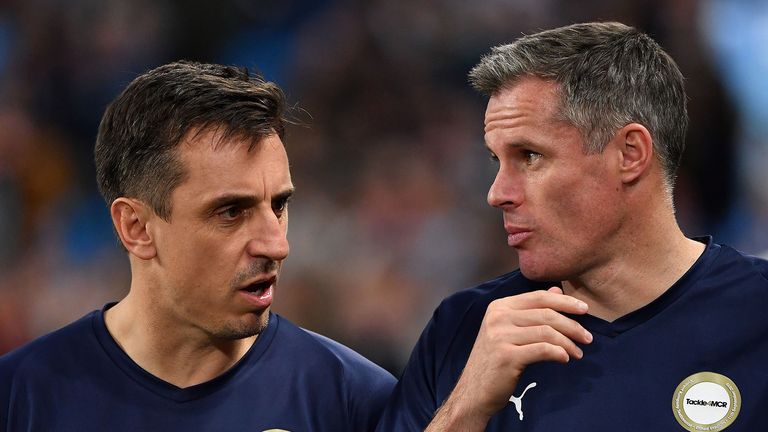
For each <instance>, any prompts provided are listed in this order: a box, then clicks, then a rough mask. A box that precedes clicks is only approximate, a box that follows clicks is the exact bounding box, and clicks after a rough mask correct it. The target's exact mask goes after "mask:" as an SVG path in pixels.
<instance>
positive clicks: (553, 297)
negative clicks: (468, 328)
mask: <svg viewBox="0 0 768 432" xmlns="http://www.w3.org/2000/svg"><path fill="white" fill-rule="evenodd" d="M550 289H551V288H550ZM499 300H503V303H504V304H505V305H506V306H508V307H510V308H513V309H545V308H548V309H554V310H556V311H560V312H565V313H569V314H574V315H582V314H585V313H587V311H588V310H589V306H587V304H586V303H584V302H583V301H581V300H579V299H577V298H575V297H571V296H569V295H565V294H562V293H560V294H558V293H557V292H554V291H549V290H548V291H544V290H538V291H531V292H528V293H525V294H520V295H516V296H511V297H505V298H503V299H499Z"/></svg>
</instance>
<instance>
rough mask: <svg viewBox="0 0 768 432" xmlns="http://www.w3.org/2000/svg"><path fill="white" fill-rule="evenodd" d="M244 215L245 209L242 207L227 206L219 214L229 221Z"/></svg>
mask: <svg viewBox="0 0 768 432" xmlns="http://www.w3.org/2000/svg"><path fill="white" fill-rule="evenodd" d="M242 215H243V209H241V208H240V207H227V208H225V209H224V210H222V211H220V212H219V216H220V217H221V218H222V219H224V220H227V221H232V220H235V219H238V218H239V217H240V216H242Z"/></svg>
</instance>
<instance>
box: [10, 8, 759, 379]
mask: <svg viewBox="0 0 768 432" xmlns="http://www.w3.org/2000/svg"><path fill="white" fill-rule="evenodd" d="M764 3H766V2H762V1H754V0H701V1H696V0H653V1H652V0H642V1H640V0H637V1H622V2H616V1H609V0H585V1H579V2H573V1H569V0H478V1H471V2H470V1H463V0H429V1H421V2H411V1H406V0H371V1H362V0H360V1H352V0H349V1H342V0H339V1H332V0H283V1H258V2H257V1H249V0H229V1H217V2H210V1H204V0H189V1H173V0H132V1H120V0H4V1H3V2H0V353H2V352H5V351H8V350H10V349H12V348H14V347H16V346H18V345H19V344H21V343H24V342H26V341H28V340H30V339H31V338H33V337H36V336H38V335H40V334H42V333H45V332H48V331H51V330H52V329H55V328H57V327H59V326H61V325H63V324H65V323H67V322H69V321H71V320H73V319H76V318H79V317H80V316H82V315H83V314H85V313H86V312H88V311H90V310H93V309H97V308H100V307H102V306H103V304H104V303H106V302H108V301H114V300H118V299H119V298H121V297H122V296H123V295H125V293H126V292H127V289H128V286H129V282H130V279H129V276H130V274H129V269H128V260H127V258H126V256H125V254H124V253H123V252H122V251H121V250H120V248H119V247H118V246H117V242H116V240H115V238H114V236H113V234H112V230H111V222H110V220H109V217H108V213H107V207H106V204H105V203H104V202H103V201H102V200H101V197H100V196H99V195H98V191H97V189H96V185H95V173H94V166H93V162H92V148H93V143H94V138H95V134H96V129H97V127H98V122H99V120H100V117H101V114H102V113H103V110H104V108H105V107H106V105H107V104H108V103H109V101H110V100H111V99H112V98H113V97H114V96H115V95H116V94H117V93H118V92H119V91H120V90H121V89H122V88H124V87H125V85H126V84H127V83H128V82H130V81H131V80H132V79H133V78H134V77H135V76H136V75H137V74H139V73H141V72H143V71H145V70H147V69H150V68H152V67H155V66H158V65H160V64H163V63H166V62H169V61H172V60H177V59H189V60H198V61H207V62H218V63H227V64H238V65H243V66H247V67H249V68H252V69H254V70H258V71H260V72H261V73H263V74H264V75H265V76H266V77H267V78H268V79H270V80H273V81H276V82H278V83H279V84H280V85H281V86H283V88H284V89H285V90H286V93H287V95H288V98H289V101H290V102H291V105H292V106H294V109H295V112H296V115H297V116H298V117H299V119H300V120H301V121H302V122H303V123H304V124H305V125H304V126H295V127H291V128H290V129H289V130H288V136H287V139H286V145H287V150H288V154H289V157H290V160H291V168H292V174H293V179H294V183H295V185H296V187H297V194H296V197H295V199H294V201H293V202H292V203H291V226H290V229H289V240H290V242H291V256H290V257H289V258H288V260H287V262H286V264H285V266H284V271H283V277H282V279H281V283H280V286H279V289H278V292H277V294H276V296H277V301H276V304H275V310H276V311H277V312H278V313H280V314H282V315H284V316H286V317H288V318H290V319H291V320H293V321H294V322H296V323H298V324H300V325H302V326H305V327H308V328H310V329H312V330H315V331H318V332H320V333H323V334H326V335H328V336H330V337H333V338H335V339H337V340H339V341H341V342H344V343H346V344H348V345H350V346H351V347H353V348H355V349H357V350H359V351H360V352H362V353H363V354H365V355H366V356H368V357H370V358H371V359H373V360H374V361H376V362H378V363H379V364H381V365H382V366H384V367H386V368H388V369H390V370H391V371H393V372H395V373H397V372H398V371H399V370H400V368H401V367H402V366H403V364H404V363H405V361H406V360H407V356H408V354H409V351H410V348H411V346H412V345H413V343H414V342H415V340H416V338H417V337H418V333H419V331H420V330H421V328H422V327H423V326H424V324H425V323H426V321H427V320H428V319H429V317H430V315H431V311H432V310H433V309H434V307H436V306H437V303H438V302H439V300H440V299H441V298H442V297H444V296H446V295H448V294H450V293H452V292H455V291H457V290H459V289H462V288H465V287H468V286H471V285H473V284H475V283H478V282H480V281H482V280H485V279H488V278H490V277H493V276H496V275H499V274H501V273H504V272H507V271H510V270H512V269H514V268H515V267H516V258H515V254H514V252H513V251H512V250H510V249H509V248H508V247H507V246H506V236H505V233H504V231H503V226H502V224H501V217H500V214H499V212H498V211H495V210H494V209H492V208H490V207H488V205H487V204H486V203H485V194H486V191H487V188H488V186H489V185H490V183H491V181H492V179H493V175H494V171H493V170H494V166H493V164H492V163H491V162H490V161H489V159H488V154H487V152H486V151H485V149H484V148H483V129H482V121H483V111H484V100H483V98H481V97H480V96H479V95H476V94H474V93H473V92H472V91H471V90H470V89H469V87H468V85H467V83H466V73H467V71H468V70H469V69H470V68H471V67H472V66H473V65H474V64H475V63H476V62H477V60H478V59H479V57H480V56H481V55H482V54H484V53H486V52H487V51H488V50H489V48H490V47H491V46H494V45H498V44H502V43H507V42H510V41H512V40H513V39H515V38H516V37H518V36H519V35H521V34H523V33H530V32H533V31H536V30H539V29H544V28H550V27H555V26H559V25H564V24H568V23H572V22H578V21H588V20H590V21H591V20H619V21H622V22H625V23H627V24H630V25H634V26H636V27H638V28H640V29H642V30H644V31H646V32H648V33H649V34H651V35H652V36H653V37H654V38H655V39H656V40H657V41H659V42H660V43H661V44H662V45H663V46H664V47H665V48H666V49H667V50H668V52H670V53H671V54H672V56H673V57H674V58H675V59H676V61H677V62H678V64H679V66H680V68H681V69H682V71H683V74H684V75H685V76H686V79H687V83H686V85H687V90H688V93H689V97H690V103H689V113H690V116H691V126H690V131H689V135H688V148H687V150H686V153H685V156H684V161H683V166H682V168H681V170H680V172H679V178H678V187H677V191H676V202H677V211H678V217H679V219H680V221H681V224H682V226H683V227H684V229H685V231H686V233H687V234H689V235H691V236H695V235H701V234H714V236H715V240H716V241H718V242H724V243H729V244H731V245H734V246H736V247H738V248H740V249H742V250H744V251H746V252H749V253H754V254H759V253H762V251H765V250H768V169H765V167H768V133H765V132H766V131H765V130H764V129H766V128H768V78H766V77H768V43H767V42H768V26H765V25H761V22H762V23H765V22H766V20H767V19H768V6H766V5H765V4H764Z"/></svg>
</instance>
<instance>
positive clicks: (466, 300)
mask: <svg viewBox="0 0 768 432" xmlns="http://www.w3.org/2000/svg"><path fill="white" fill-rule="evenodd" d="M706 242H707V243H708V244H707V247H706V250H705V252H704V253H703V254H702V256H701V257H700V258H699V259H698V260H697V262H696V263H695V264H694V265H693V267H692V268H691V269H690V270H689V271H688V272H687V273H686V274H685V275H684V276H683V277H682V278H681V279H680V280H679V281H677V282H676V283H675V284H674V285H673V286H672V287H670V289H668V290H667V291H666V292H665V293H664V294H663V295H661V296H660V297H659V298H658V299H656V300H655V301H653V302H652V303H650V304H648V305H646V306H645V307H642V308H641V309H639V310H636V311H634V312H632V313H630V314H628V315H626V316H624V317H621V318H619V319H617V320H615V321H613V322H607V321H604V320H601V319H598V318H596V317H593V316H590V315H583V316H571V317H572V318H574V319H575V320H577V321H578V322H579V323H581V325H583V326H584V327H585V328H586V329H587V330H589V331H590V332H592V334H593V336H594V341H593V342H592V343H591V344H589V345H585V346H582V348H583V350H584V357H583V359H581V360H572V361H570V362H569V363H567V364H561V363H556V362H543V363H537V364H534V365H531V366H529V367H528V368H526V369H525V371H524V372H523V374H522V376H521V377H520V380H519V382H518V384H517V388H516V389H515V392H514V394H513V396H514V397H515V398H516V400H514V401H510V403H509V404H508V405H507V407H506V408H504V409H503V410H501V411H500V412H499V413H497V415H495V416H494V417H493V418H492V419H491V421H490V422H489V424H488V427H487V429H486V430H488V431H499V432H500V431H505V432H515V431H529V432H552V431H569V432H580V431H583V432H587V431H588V432H600V431H622V432H629V431H638V432H640V431H642V432H648V431H654V432H656V431H663V432H674V431H685V430H686V428H684V427H683V424H687V425H688V428H687V430H713V431H714V430H722V428H723V426H727V427H728V430H727V431H728V432H738V431H743V432H755V431H764V430H768V366H767V365H768V262H766V261H764V260H761V259H758V258H755V257H749V256H745V255H743V254H741V253H739V252H737V251H735V250H734V249H731V248H729V247H727V246H720V245H717V244H714V243H712V242H711V239H707V240H706ZM553 285H557V284H554V283H546V282H545V283H540V282H533V281H530V280H528V279H526V278H525V277H524V276H523V275H522V274H521V273H520V272H519V271H515V272H512V273H509V274H506V275H504V276H501V277H499V278H497V279H494V280H492V281H489V282H487V283H485V284H483V285H480V286H478V287H475V288H473V289H470V290H466V291H462V292H459V293H457V294H455V295H453V296H451V297H449V298H448V299H446V300H444V301H443V303H442V304H441V305H440V306H439V307H438V309H437V310H436V311H435V313H434V315H433V317H432V319H431V321H430V322H429V324H428V325H427V327H426V329H425V330H424V332H423V334H422V335H421V338H420V339H419V341H418V343H417V345H416V347H415V348H414V350H413V353H412V355H411V358H410V361H409V363H408V366H407V367H406V369H405V372H404V373H403V376H402V379H401V380H400V382H399V383H398V385H397V387H396V388H395V391H394V393H393V396H392V399H391V401H390V403H389V405H388V406H387V408H386V410H385V412H384V415H383V416H382V420H381V422H380V424H379V428H378V429H377V430H379V431H422V430H423V429H424V428H425V427H426V425H427V424H428V423H429V422H430V420H431V418H432V417H433V415H434V413H435V411H436V410H437V409H438V408H439V407H440V406H441V405H442V403H443V402H444V401H445V399H447V398H448V396H449V394H450V393H451V391H452V390H453V387H454V385H455V383H456V381H457V380H458V378H459V375H460V374H461V372H462V369H463V368H464V366H465V364H466V361H467V358H468V357H469V354H470V351H471V350H472V346H473V344H474V341H475V338H476V336H477V333H478V331H479V328H480V323H481V322H482V320H483V316H484V314H485V311H486V308H487V307H488V305H489V304H490V303H491V302H492V301H493V300H495V299H499V298H502V297H507V296H513V295H517V294H521V293H524V292H529V291H532V290H538V289H546V288H549V287H551V286H553ZM526 389H527V390H526ZM681 413H682V414H681ZM678 417H680V418H681V420H678ZM697 427H700V429H696V428H697ZM705 427H708V428H709V429H705Z"/></svg>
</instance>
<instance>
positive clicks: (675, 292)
mask: <svg viewBox="0 0 768 432" xmlns="http://www.w3.org/2000/svg"><path fill="white" fill-rule="evenodd" d="M694 240H696V241H699V242H702V243H704V244H705V248H704V252H702V254H701V255H700V256H699V258H698V259H697V260H696V262H694V263H693V265H692V266H691V268H689V269H688V271H686V272H685V273H684V274H683V276H681V277H680V279H678V280H677V281H676V282H675V283H674V284H672V286H671V287H669V289H667V290H666V291H665V292H664V293H663V294H661V295H660V296H659V297H657V298H656V299H655V300H653V301H651V302H650V303H648V304H647V305H645V306H643V307H641V308H639V309H636V310H634V311H632V312H630V313H628V314H626V315H624V316H621V317H619V318H617V319H615V320H614V321H606V320H603V319H601V318H598V317H595V316H592V315H589V314H587V315H569V317H570V318H572V319H574V320H575V321H577V322H578V323H579V324H581V325H582V326H583V327H584V328H586V329H587V330H589V331H590V332H593V333H598V334H602V335H605V336H608V337H618V336H620V335H621V334H623V333H625V332H627V331H629V330H631V329H633V328H635V327H637V326H638V325H640V324H642V323H645V322H647V321H648V320H650V319H652V318H653V317H655V316H657V315H658V314H659V313H661V312H662V311H663V310H664V309H666V308H668V307H669V306H670V305H671V304H672V303H674V302H675V301H676V300H677V299H679V298H680V296H682V295H683V294H684V293H686V292H687V291H688V289H689V288H690V287H691V286H692V285H693V284H694V283H695V282H696V281H697V280H699V279H700V278H701V277H702V276H703V275H704V274H705V273H706V272H707V269H708V268H709V266H710V264H711V263H712V261H714V260H715V258H717V256H718V254H719V252H720V246H719V245H718V244H715V243H714V242H713V241H712V237H711V236H707V237H699V238H694ZM558 285H561V284H558Z"/></svg>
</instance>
